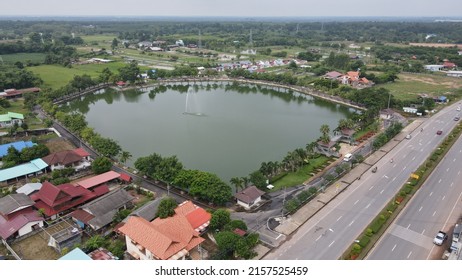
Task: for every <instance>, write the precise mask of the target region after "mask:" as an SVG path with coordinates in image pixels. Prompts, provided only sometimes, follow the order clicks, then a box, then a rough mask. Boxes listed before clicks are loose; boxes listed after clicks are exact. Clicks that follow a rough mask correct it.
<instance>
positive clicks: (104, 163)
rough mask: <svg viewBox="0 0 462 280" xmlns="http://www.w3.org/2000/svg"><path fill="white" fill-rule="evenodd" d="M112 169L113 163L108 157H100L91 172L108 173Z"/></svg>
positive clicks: (93, 163) (92, 165)
mask: <svg viewBox="0 0 462 280" xmlns="http://www.w3.org/2000/svg"><path fill="white" fill-rule="evenodd" d="M111 168H112V162H111V160H110V159H108V158H107V157H98V158H96V159H95V160H94V161H93V162H92V163H91V170H92V171H93V172H95V173H96V174H102V173H104V172H108V171H109V170H111Z"/></svg>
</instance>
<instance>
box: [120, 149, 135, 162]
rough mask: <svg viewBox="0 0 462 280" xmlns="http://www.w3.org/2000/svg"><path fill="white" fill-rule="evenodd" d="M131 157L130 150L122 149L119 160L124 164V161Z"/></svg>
mask: <svg viewBox="0 0 462 280" xmlns="http://www.w3.org/2000/svg"><path fill="white" fill-rule="evenodd" d="M131 158H132V154H130V152H127V151H122V152H121V153H120V157H119V160H120V162H121V163H123V164H125V162H127V160H129V159H131Z"/></svg>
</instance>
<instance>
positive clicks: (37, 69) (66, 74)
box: [27, 61, 125, 89]
mask: <svg viewBox="0 0 462 280" xmlns="http://www.w3.org/2000/svg"><path fill="white" fill-rule="evenodd" d="M123 66H125V63H123V62H118V61H114V62H110V63H104V64H83V65H73V66H72V68H67V67H64V66H60V65H40V66H34V67H28V68H27V69H29V70H30V71H32V72H34V73H35V74H37V75H39V76H40V78H42V80H43V82H44V86H45V87H50V88H52V89H58V88H60V87H62V86H65V85H66V84H67V83H68V82H69V81H70V80H72V79H73V78H74V76H76V75H83V74H87V75H89V76H91V77H92V78H97V77H98V76H99V74H100V73H101V72H102V71H103V69H104V68H106V67H107V68H109V69H110V70H111V71H112V72H114V73H117V70H118V69H119V68H120V67H123Z"/></svg>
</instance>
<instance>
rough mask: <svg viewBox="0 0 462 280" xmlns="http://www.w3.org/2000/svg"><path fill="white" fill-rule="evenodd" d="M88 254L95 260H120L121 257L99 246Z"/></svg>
mask: <svg viewBox="0 0 462 280" xmlns="http://www.w3.org/2000/svg"><path fill="white" fill-rule="evenodd" d="M88 256H89V257H90V258H91V259H92V260H95V261H108V260H118V259H119V258H118V257H116V256H114V255H113V254H112V253H111V252H109V250H107V249H104V248H98V249H96V250H94V251H92V252H90V253H88Z"/></svg>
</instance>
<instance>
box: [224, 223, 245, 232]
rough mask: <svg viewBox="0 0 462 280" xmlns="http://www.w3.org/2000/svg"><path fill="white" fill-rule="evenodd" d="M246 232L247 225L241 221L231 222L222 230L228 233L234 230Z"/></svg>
mask: <svg viewBox="0 0 462 280" xmlns="http://www.w3.org/2000/svg"><path fill="white" fill-rule="evenodd" d="M237 228H238V229H242V230H247V225H246V223H245V222H244V221H241V220H231V221H230V222H229V223H228V224H226V225H225V227H224V229H225V230H228V231H233V230H235V229H237Z"/></svg>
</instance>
